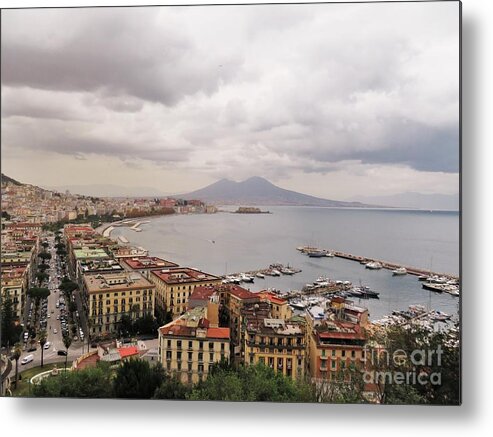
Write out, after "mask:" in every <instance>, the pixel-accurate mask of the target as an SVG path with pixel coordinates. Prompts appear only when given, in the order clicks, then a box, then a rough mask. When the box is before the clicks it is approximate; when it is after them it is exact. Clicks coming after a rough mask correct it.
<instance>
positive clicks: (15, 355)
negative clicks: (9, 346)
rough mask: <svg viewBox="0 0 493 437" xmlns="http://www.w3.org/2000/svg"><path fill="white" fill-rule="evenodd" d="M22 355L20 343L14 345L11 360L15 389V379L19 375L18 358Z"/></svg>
mask: <svg viewBox="0 0 493 437" xmlns="http://www.w3.org/2000/svg"><path fill="white" fill-rule="evenodd" d="M21 355H22V348H21V345H20V343H16V344H15V346H14V353H13V354H12V358H13V359H14V360H15V381H14V386H15V388H17V377H18V375H19V358H20V357H21Z"/></svg>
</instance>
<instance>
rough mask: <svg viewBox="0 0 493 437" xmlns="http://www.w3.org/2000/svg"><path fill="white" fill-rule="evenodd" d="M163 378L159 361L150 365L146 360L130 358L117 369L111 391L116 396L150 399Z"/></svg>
mask: <svg viewBox="0 0 493 437" xmlns="http://www.w3.org/2000/svg"><path fill="white" fill-rule="evenodd" d="M164 378H165V374H164V369H163V367H162V365H161V364H160V363H158V364H156V365H155V366H152V367H151V366H150V364H149V362H148V361H144V360H139V359H130V360H128V361H124V362H123V363H122V364H121V365H120V367H119V368H118V369H117V371H116V375H115V378H114V380H113V393H114V395H115V397H117V398H126V399H151V397H152V396H153V395H154V393H155V392H156V389H157V388H158V387H159V386H160V385H161V383H162V382H163V381H164Z"/></svg>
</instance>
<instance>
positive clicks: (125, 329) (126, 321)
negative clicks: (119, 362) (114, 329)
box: [118, 314, 134, 337]
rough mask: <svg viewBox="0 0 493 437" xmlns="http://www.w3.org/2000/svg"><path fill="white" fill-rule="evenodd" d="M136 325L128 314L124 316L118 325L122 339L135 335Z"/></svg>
mask: <svg viewBox="0 0 493 437" xmlns="http://www.w3.org/2000/svg"><path fill="white" fill-rule="evenodd" d="M133 329H134V325H133V323H132V319H131V317H130V316H129V315H128V314H124V315H123V316H122V317H121V318H120V323H119V324H118V333H119V334H120V335H121V336H122V337H128V336H129V335H132V334H133Z"/></svg>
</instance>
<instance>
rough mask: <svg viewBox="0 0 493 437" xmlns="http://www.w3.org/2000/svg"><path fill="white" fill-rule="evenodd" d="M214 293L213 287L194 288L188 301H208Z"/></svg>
mask: <svg viewBox="0 0 493 437" xmlns="http://www.w3.org/2000/svg"><path fill="white" fill-rule="evenodd" d="M215 291H216V288H215V287H210V286H209V287H205V286H203V285H201V286H199V287H195V289H194V290H193V292H192V294H191V295H190V296H189V297H188V300H189V301H191V300H209V298H210V297H211V296H212V295H213V294H214V292H215Z"/></svg>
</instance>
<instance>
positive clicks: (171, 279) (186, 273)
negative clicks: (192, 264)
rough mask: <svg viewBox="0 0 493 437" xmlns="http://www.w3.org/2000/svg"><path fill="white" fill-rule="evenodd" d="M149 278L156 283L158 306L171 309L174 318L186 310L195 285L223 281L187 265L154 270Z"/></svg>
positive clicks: (213, 283)
mask: <svg viewBox="0 0 493 437" xmlns="http://www.w3.org/2000/svg"><path fill="white" fill-rule="evenodd" d="M149 280H150V281H151V282H153V283H154V284H155V285H156V306H157V307H159V308H160V309H162V310H164V311H171V313H172V314H173V318H175V317H178V316H179V315H180V314H183V313H184V312H185V311H186V309H187V303H188V298H189V296H190V295H191V294H192V293H193V291H194V290H195V287H199V286H207V285H215V284H220V283H221V279H220V278H218V277H217V276H214V275H211V274H209V273H204V272H201V271H199V270H195V269H191V268H187V267H184V268H174V269H165V270H153V271H151V274H150V275H149Z"/></svg>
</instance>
